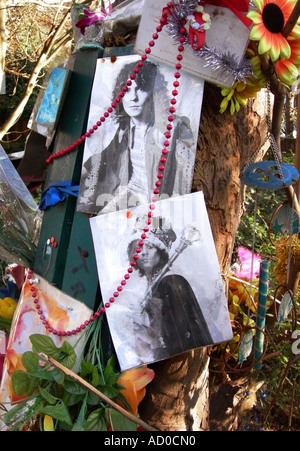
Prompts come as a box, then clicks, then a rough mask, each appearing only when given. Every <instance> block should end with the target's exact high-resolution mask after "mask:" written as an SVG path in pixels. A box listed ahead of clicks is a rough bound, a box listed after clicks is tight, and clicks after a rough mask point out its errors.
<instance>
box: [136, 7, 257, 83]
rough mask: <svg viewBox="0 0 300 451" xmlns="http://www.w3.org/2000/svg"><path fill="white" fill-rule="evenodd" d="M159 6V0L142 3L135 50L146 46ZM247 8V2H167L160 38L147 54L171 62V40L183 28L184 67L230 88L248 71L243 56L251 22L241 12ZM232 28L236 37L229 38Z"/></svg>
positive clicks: (248, 73) (140, 50) (173, 54)
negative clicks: (149, 53)
mask: <svg viewBox="0 0 300 451" xmlns="http://www.w3.org/2000/svg"><path fill="white" fill-rule="evenodd" d="M159 7H160V1H159V0H155V2H152V3H151V5H150V4H149V3H148V2H145V3H144V8H143V13H142V18H141V24H140V27H139V32H138V36H137V41H136V49H137V51H138V52H139V53H141V52H143V50H144V48H145V45H147V42H146V36H147V33H151V30H150V28H149V27H150V25H151V23H153V22H154V21H155V19H156V17H155V15H156V14H157V11H158V10H159ZM201 8H204V9H203V10H202V9H201ZM248 9H249V2H248V1H242V2H241V1H240V2H237V1H228V2H220V1H218V2H216V1H205V2H202V1H201V2H198V1H196V0H183V1H179V0H174V1H173V2H169V3H168V5H167V6H166V7H165V8H164V9H163V13H164V15H163V19H164V25H165V29H164V31H163V32H162V37H163V39H162V41H160V42H159V43H158V44H157V45H156V46H155V48H154V49H153V51H152V53H151V55H152V57H153V58H155V59H157V60H158V61H163V62H165V63H167V64H173V61H174V59H175V57H176V55H175V52H176V51H175V48H174V46H173V40H174V41H176V39H178V38H179V36H180V28H182V26H183V27H186V30H187V33H186V39H185V42H184V45H185V46H186V51H185V54H186V55H185V61H184V62H183V63H182V64H183V68H184V70H185V71H187V72H190V73H192V74H194V75H196V76H198V77H201V78H203V79H205V80H208V81H210V82H213V83H217V84H221V83H222V85H224V86H226V87H230V86H232V85H233V83H234V82H235V81H236V79H237V78H238V79H239V80H244V79H245V78H246V77H247V76H249V75H250V74H251V67H250V64H249V63H248V61H246V60H245V59H244V55H245V51H246V48H247V46H248V42H249V33H250V30H249V27H251V24H252V21H251V19H248V18H247V17H246V15H245V14H242V13H243V12H247V11H248ZM203 17H204V19H207V20H206V21H205V20H204V19H203ZM149 19H150V20H149ZM182 21H184V23H183V24H182V23H181V22H182ZM195 27H196V29H195ZM197 28H198V29H197ZM232 30H234V33H235V36H238V38H237V39H235V40H232V39H231V33H232ZM195 42H196V44H195Z"/></svg>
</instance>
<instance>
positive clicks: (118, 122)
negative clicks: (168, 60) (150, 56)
mask: <svg viewBox="0 0 300 451" xmlns="http://www.w3.org/2000/svg"><path fill="white" fill-rule="evenodd" d="M139 60H140V57H139V56H138V55H130V56H122V57H118V58H117V60H116V61H115V62H114V63H112V62H111V60H110V58H106V59H101V60H99V61H98V65H97V70H96V74H95V80H94V85H93V90H92V96H91V104H90V113H89V121H88V129H90V128H91V127H92V126H93V125H94V124H95V123H96V122H97V121H99V119H100V117H101V116H103V114H104V112H105V111H106V109H107V108H108V107H109V106H110V105H111V102H112V99H114V98H115V97H116V95H118V94H119V92H120V90H121V89H122V87H123V86H124V84H125V83H126V81H127V80H128V78H129V76H130V74H131V73H132V71H133V67H135V66H136V63H137V62H138V61H139ZM143 71H144V72H143ZM173 74H174V70H172V69H171V68H170V67H169V66H166V65H165V64H159V63H153V62H149V61H147V62H146V63H145V65H144V67H143V68H141V69H140V74H138V75H137V77H138V78H137V80H138V79H139V80H141V79H142V80H144V86H145V85H147V86H148V85H152V82H153V83H154V85H153V86H150V91H149V92H150V93H149V97H148V100H147V103H146V102H145V107H144V108H143V111H146V112H147V115H146V117H145V118H144V119H143V123H142V124H141V123H140V124H139V125H138V126H139V130H140V133H139V134H138V133H137V132H135V131H134V126H135V127H136V129H137V124H136V116H135V114H136V113H135V112H134V111H133V110H134V106H133V107H132V108H131V106H128V103H130V104H132V105H134V102H135V100H133V99H132V97H131V92H133V91H132V90H133V89H134V88H133V86H132V87H130V88H129V92H128V93H127V94H125V97H124V99H123V102H121V104H120V105H119V106H118V108H117V110H116V111H114V112H113V113H112V114H111V116H110V117H109V118H108V119H106V121H105V122H104V123H103V125H102V126H101V127H100V128H99V129H98V130H97V131H95V133H94V134H93V135H92V136H91V137H90V138H88V139H86V142H85V149H84V157H83V168H82V176H81V182H80V192H79V197H78V204H77V209H78V211H81V212H85V213H91V214H100V213H101V214H103V213H108V212H109V211H116V210H122V209H126V208H128V207H132V206H135V205H136V204H137V203H138V204H141V203H145V204H147V203H148V202H149V201H150V197H151V193H152V191H153V188H154V187H155V186H154V184H155V181H156V176H157V172H158V166H159V164H160V163H159V162H160V158H161V156H162V149H163V148H164V141H165V140H166V137H165V133H166V132H167V129H166V126H167V124H168V122H169V121H168V117H169V116H170V112H169V109H170V107H171V104H170V100H171V98H173V95H172V91H173V90H174V86H173V82H174V80H175V79H174V75H173ZM123 76H125V79H124V78H123ZM120 78H122V81H121V80H120ZM203 88H204V82H203V81H202V80H200V79H197V78H195V77H193V76H190V75H188V74H185V73H183V75H182V77H181V78H180V87H179V89H178V92H179V94H178V96H176V100H177V103H176V105H175V107H176V112H175V114H174V121H173V122H172V125H173V129H172V131H171V134H172V137H171V139H170V147H169V148H168V150H169V156H168V160H167V162H166V164H165V171H164V179H163V186H162V187H161V194H164V195H165V196H166V197H167V196H170V195H184V194H188V193H189V192H190V191H191V186H192V180H193V172H194V163H195V155H196V148H197V138H198V132H199V122H200V115H201V107H202V99H203ZM126 102H127V104H126ZM123 104H124V108H123ZM126 105H127V107H126V108H127V109H126V108H125V106H126ZM129 110H130V111H129ZM135 133H137V134H138V138H136V135H135ZM135 152H136V153H137V152H140V153H139V154H140V155H141V157H140V158H141V161H140V163H139V165H138V164H137V163H136V162H135V160H134V158H133V154H134V153H135ZM135 171H136V173H137V175H138V176H140V180H138V181H137V182H136V181H135V182H134V181H133V180H134V176H136V174H135ZM138 178H139V177H138ZM131 185H133V186H131Z"/></svg>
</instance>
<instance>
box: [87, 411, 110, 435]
mask: <svg viewBox="0 0 300 451" xmlns="http://www.w3.org/2000/svg"><path fill="white" fill-rule="evenodd" d="M84 430H85V432H101V431H107V424H106V415H105V409H104V408H103V407H101V408H100V409H97V410H94V412H92V413H91V414H90V415H89V417H88V419H87V420H86V423H85V426H84Z"/></svg>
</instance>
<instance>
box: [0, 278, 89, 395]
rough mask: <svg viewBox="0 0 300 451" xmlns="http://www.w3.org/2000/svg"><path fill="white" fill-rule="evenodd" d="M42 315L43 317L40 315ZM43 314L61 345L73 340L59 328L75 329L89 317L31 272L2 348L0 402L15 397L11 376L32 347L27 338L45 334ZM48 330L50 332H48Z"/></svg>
mask: <svg viewBox="0 0 300 451" xmlns="http://www.w3.org/2000/svg"><path fill="white" fill-rule="evenodd" d="M43 315H44V316H43ZM46 315H47V321H48V324H49V322H51V325H52V327H53V329H52V331H54V332H55V333H53V334H52V337H53V340H54V343H55V344H56V345H62V344H63V342H65V341H68V342H69V343H70V344H71V345H75V344H76V343H77V337H76V336H75V335H76V333H70V334H64V335H63V334H61V333H58V332H56V330H54V328H55V329H57V330H58V331H60V330H67V329H69V330H71V331H73V330H74V331H76V329H77V328H78V326H79V325H80V324H82V323H84V321H85V320H87V319H89V318H90V316H91V311H90V309H89V308H88V307H87V306H86V305H85V304H84V303H82V302H79V301H77V300H76V299H74V298H71V297H70V296H68V295H66V294H65V293H63V292H62V291H60V290H58V289H57V288H55V287H54V286H53V285H51V284H50V283H49V282H47V281H46V280H45V279H43V278H42V277H40V276H36V275H34V274H33V273H32V272H31V271H30V273H29V274H28V276H27V279H26V282H25V283H24V286H23V289H22V293H21V296H20V299H19V302H18V304H17V308H16V311H15V314H14V317H13V322H12V325H11V330H10V336H9V342H8V346H7V351H6V359H5V366H4V373H3V377H2V382H1V400H2V402H8V403H9V402H14V401H16V400H19V397H18V395H16V393H15V392H14V391H13V390H12V386H11V377H12V374H13V373H14V371H15V370H20V369H24V366H23V363H22V356H23V355H24V354H25V353H26V352H28V351H31V349H32V344H31V342H30V337H31V336H32V335H34V334H41V335H44V336H45V337H47V336H48V335H49V333H48V332H47V326H48V329H50V326H49V325H48V324H44V323H45V316H46ZM49 332H50V333H51V331H49ZM83 344H84V343H83V342H79V343H78V344H77V346H76V351H77V352H78V354H80V352H81V350H82V346H83Z"/></svg>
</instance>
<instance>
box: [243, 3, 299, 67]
mask: <svg viewBox="0 0 300 451" xmlns="http://www.w3.org/2000/svg"><path fill="white" fill-rule="evenodd" d="M253 3H254V4H255V6H256V8H257V10H254V11H250V12H249V13H248V17H249V18H250V19H251V20H252V21H253V24H254V25H253V28H252V30H251V33H250V39H251V40H252V41H258V42H259V44H258V52H259V53H260V54H265V53H268V54H269V55H270V57H271V59H272V60H273V61H277V60H278V58H281V59H289V58H290V56H291V48H290V45H289V41H288V39H290V40H293V39H297V38H298V39H299V38H300V26H299V21H298V23H297V24H296V26H295V27H294V28H293V30H292V31H291V33H290V35H289V36H288V38H287V39H286V38H285V37H284V36H283V34H282V32H283V29H284V27H285V25H286V23H287V21H288V20H289V18H290V16H291V13H292V11H293V9H294V6H295V3H296V1H295V0H287V1H285V0H276V1H272V2H270V1H269V0H263V1H261V0H253Z"/></svg>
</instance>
